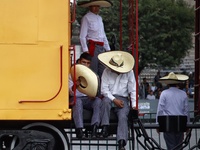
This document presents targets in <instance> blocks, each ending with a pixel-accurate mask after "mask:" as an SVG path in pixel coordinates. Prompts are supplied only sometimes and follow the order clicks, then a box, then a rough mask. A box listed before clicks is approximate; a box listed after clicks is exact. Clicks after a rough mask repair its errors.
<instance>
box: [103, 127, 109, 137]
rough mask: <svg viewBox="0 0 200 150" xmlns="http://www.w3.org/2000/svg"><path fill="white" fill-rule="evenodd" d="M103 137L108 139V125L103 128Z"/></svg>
mask: <svg viewBox="0 0 200 150" xmlns="http://www.w3.org/2000/svg"><path fill="white" fill-rule="evenodd" d="M102 136H103V137H104V138H106V137H108V126H107V125H104V126H103V128H102Z"/></svg>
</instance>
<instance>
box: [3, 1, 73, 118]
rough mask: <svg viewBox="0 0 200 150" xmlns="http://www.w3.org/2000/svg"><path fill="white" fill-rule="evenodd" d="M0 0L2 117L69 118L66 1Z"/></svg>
mask: <svg viewBox="0 0 200 150" xmlns="http://www.w3.org/2000/svg"><path fill="white" fill-rule="evenodd" d="M0 3H1V4H0V20H1V21H0V22H1V23H0V70H1V72H0V84H1V86H0V120H16V119H20V120H38V119H39V120H40V119H41V120H46V119H51V120H59V119H60V120H63V118H64V119H67V120H68V119H71V110H70V109H69V106H68V105H69V99H68V97H69V95H68V74H69V62H70V61H69V58H70V55H69V44H70V36H69V35H70V34H69V33H70V14H69V1H66V0H34V1H33V0H1V2H0ZM66 110H67V111H66ZM62 111H64V112H65V113H64V114H65V115H63V116H62V115H61V112H62ZM58 114H59V115H58Z"/></svg>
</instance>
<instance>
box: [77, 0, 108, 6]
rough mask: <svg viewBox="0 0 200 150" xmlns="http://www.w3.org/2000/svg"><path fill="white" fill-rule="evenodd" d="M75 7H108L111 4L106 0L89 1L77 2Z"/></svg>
mask: <svg viewBox="0 0 200 150" xmlns="http://www.w3.org/2000/svg"><path fill="white" fill-rule="evenodd" d="M77 5H78V6H80V7H89V6H95V5H98V6H100V7H110V6H112V2H110V1H108V0H90V1H79V2H78V3H77Z"/></svg>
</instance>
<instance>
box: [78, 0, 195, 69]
mask: <svg viewBox="0 0 200 150" xmlns="http://www.w3.org/2000/svg"><path fill="white" fill-rule="evenodd" d="M112 2H113V4H114V5H113V6H112V7H111V8H102V9H101V12H100V15H101V16H102V18H103V21H104V26H105V30H106V34H107V37H108V40H110V41H111V39H110V38H111V37H112V35H113V34H114V35H115V36H116V38H117V48H116V49H119V40H120V38H119V37H120V20H119V18H120V14H119V11H120V8H119V5H120V2H119V0H112ZM122 11H123V13H122V22H123V27H122V29H123V30H122V39H123V41H122V44H123V50H126V49H127V47H128V45H129V35H128V33H129V31H128V28H129V24H128V1H123V3H122ZM86 12H87V9H86V8H80V7H77V20H78V22H79V23H80V20H81V17H82V16H83V15H84V14H85V13H86ZM133 19H135V18H133ZM192 32H194V8H191V7H189V6H188V5H187V4H186V3H185V2H184V1H183V0H139V72H140V71H141V70H142V69H143V68H144V67H147V66H148V65H149V64H156V66H162V67H174V66H176V65H178V64H180V63H181V60H182V59H183V58H184V57H185V56H186V54H187V52H188V49H190V48H191V47H192Z"/></svg>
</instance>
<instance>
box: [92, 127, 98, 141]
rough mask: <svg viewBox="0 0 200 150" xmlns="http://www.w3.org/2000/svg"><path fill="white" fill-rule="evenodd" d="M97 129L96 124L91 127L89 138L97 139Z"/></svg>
mask: <svg viewBox="0 0 200 150" xmlns="http://www.w3.org/2000/svg"><path fill="white" fill-rule="evenodd" d="M97 128H98V127H97V125H96V124H95V125H93V126H92V134H91V137H92V138H95V137H97Z"/></svg>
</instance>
